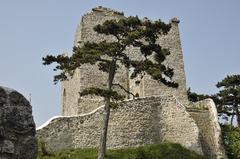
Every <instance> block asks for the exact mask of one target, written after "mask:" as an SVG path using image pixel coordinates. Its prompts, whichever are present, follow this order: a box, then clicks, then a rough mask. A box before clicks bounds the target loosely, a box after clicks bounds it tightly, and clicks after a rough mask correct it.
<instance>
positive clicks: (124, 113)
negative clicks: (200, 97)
mask: <svg viewBox="0 0 240 159" xmlns="http://www.w3.org/2000/svg"><path fill="white" fill-rule="evenodd" d="M102 108H103V107H99V108H98V109H97V110H94V111H93V112H91V113H88V114H85V115H79V116H72V117H57V118H55V119H52V120H51V121H49V122H48V124H46V125H45V126H43V127H42V128H41V129H38V130H37V136H38V138H40V139H41V140H43V141H44V142H45V143H46V145H47V147H48V148H49V149H51V150H56V149H69V148H87V147H97V146H98V145H99V137H100V132H101V131H100V129H101V125H102V111H103V109H102ZM163 141H169V142H176V143H180V144H182V145H183V146H185V147H186V148H189V149H191V150H194V151H196V152H198V153H200V154H201V153H202V150H201V144H200V141H199V130H198V127H197V125H196V123H195V121H194V120H193V119H192V118H191V117H190V115H189V114H188V112H187V111H186V110H185V107H183V106H181V105H179V104H178V103H177V101H176V100H175V98H174V97H172V96H166V97H146V98H139V99H135V100H129V101H123V102H121V103H120V105H119V107H118V108H116V109H114V110H112V111H111V115H110V122H109V129H108V141H107V146H108V148H111V149H115V148H123V147H136V146H140V145H145V144H154V143H159V142H163Z"/></svg>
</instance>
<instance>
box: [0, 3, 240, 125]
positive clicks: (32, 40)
mask: <svg viewBox="0 0 240 159" xmlns="http://www.w3.org/2000/svg"><path fill="white" fill-rule="evenodd" d="M99 5H101V6H104V7H109V8H113V9H116V10H119V11H123V12H124V13H125V15H127V16H129V15H138V16H139V17H141V18H143V17H148V18H150V19H159V18H160V19H162V20H163V21H165V22H168V21H169V20H170V19H171V18H172V17H178V18H179V19H180V21H181V22H180V24H179V28H180V33H181V42H182V48H183V53H184V62H185V72H186V78H187V85H188V87H191V89H192V90H193V91H196V92H198V93H214V92H216V88H215V84H216V82H217V81H219V80H221V79H223V78H224V77H225V76H226V75H227V74H240V62H239V61H240V9H239V8H240V1H239V0H228V1H227V0H198V1H197V0H166V1H162V0H118V1H117V0H85V1H84V0H78V1H77V0H68V1H67V0H65V1H64V0H62V1H60V0H41V1H34V0H21V1H18V0H15V1H13V0H6V1H3V0H1V1H0V27H1V29H0V55H1V56H0V85H2V86H7V87H12V88H14V89H16V90H18V91H19V92H21V93H23V94H24V95H25V96H26V98H29V94H30V93H31V95H32V105H33V114H34V119H35V122H36V124H37V126H39V125H41V124H42V123H44V122H45V121H46V120H48V119H49V118H50V117H52V116H54V115H59V114H60V84H58V85H54V84H53V82H52V81H53V75H54V72H53V71H52V67H46V66H43V65H42V64H41V63H42V61H41V58H42V57H43V56H45V55H46V54H55V55H56V54H61V53H63V52H71V50H72V46H73V40H74V34H75V31H76V27H77V24H78V23H79V21H80V18H81V16H82V15H83V14H84V13H86V12H88V11H90V10H91V8H93V7H96V6H99Z"/></svg>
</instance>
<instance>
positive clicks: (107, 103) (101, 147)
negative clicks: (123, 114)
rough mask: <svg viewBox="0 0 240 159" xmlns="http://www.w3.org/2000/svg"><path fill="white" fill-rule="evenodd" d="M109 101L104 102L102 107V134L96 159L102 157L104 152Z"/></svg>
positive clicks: (101, 158)
mask: <svg viewBox="0 0 240 159" xmlns="http://www.w3.org/2000/svg"><path fill="white" fill-rule="evenodd" d="M109 102H110V101H109ZM109 102H106V105H105V107H104V112H103V113H104V114H103V128H102V134H101V138H100V145H99V150H98V159H103V158H104V156H105V154H106V145H107V131H108V122H109V116H110V107H109Z"/></svg>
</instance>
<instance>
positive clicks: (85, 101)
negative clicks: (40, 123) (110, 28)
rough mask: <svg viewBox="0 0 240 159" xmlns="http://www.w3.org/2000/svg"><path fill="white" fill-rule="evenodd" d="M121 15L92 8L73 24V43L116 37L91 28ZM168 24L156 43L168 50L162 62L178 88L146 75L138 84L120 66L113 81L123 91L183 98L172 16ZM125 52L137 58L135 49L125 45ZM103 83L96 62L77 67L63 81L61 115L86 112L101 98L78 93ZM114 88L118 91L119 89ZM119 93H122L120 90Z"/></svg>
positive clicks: (175, 22) (181, 67)
mask: <svg viewBox="0 0 240 159" xmlns="http://www.w3.org/2000/svg"><path fill="white" fill-rule="evenodd" d="M121 18H124V16H123V14H122V13H119V12H117V11H113V10H110V9H107V8H102V7H99V8H94V9H93V11H92V12H90V13H87V14H86V15H84V16H83V17H82V20H81V22H80V24H79V25H78V27H77V31H76V36H75V42H74V45H81V44H83V43H84V42H87V41H90V42H100V41H102V40H106V41H114V40H116V39H114V37H112V36H105V35H99V34H97V33H96V32H94V30H93V27H94V26H96V25H97V24H101V23H103V22H104V21H106V20H109V19H121ZM170 23H171V24H172V28H171V30H170V32H169V34H168V35H166V36H161V37H159V39H158V42H159V44H160V45H162V46H163V47H165V48H168V49H170V51H171V55H169V56H168V57H167V60H166V62H165V64H166V66H169V67H171V68H174V72H175V75H174V80H175V81H176V82H177V83H179V88H178V89H173V88H169V87H167V86H164V85H163V84H161V83H158V82H156V81H154V80H153V79H151V78H150V77H149V76H145V77H144V78H143V79H141V80H140V83H138V84H137V83H136V80H138V79H134V80H130V79H129V74H130V72H131V70H128V69H126V68H124V67H123V66H121V65H120V68H119V69H118V71H117V73H116V76H115V81H114V82H116V83H120V84H121V85H122V86H124V87H125V88H126V89H127V90H128V89H130V91H131V92H133V93H134V94H139V96H140V97H146V96H152V95H173V94H175V95H176V96H178V98H179V99H180V100H185V99H186V81H185V73H184V64H183V55H182V50H181V43H180V37H179V30H178V23H179V21H178V20H177V19H175V18H174V19H172V20H171V22H170ZM78 42H80V43H78ZM127 52H128V54H129V56H130V57H131V58H135V59H136V58H137V59H140V58H141V56H140V53H139V48H135V47H129V48H127ZM106 84H107V76H106V74H105V73H103V72H101V71H99V70H98V67H97V66H96V65H94V66H91V65H83V66H82V67H81V68H80V69H79V70H77V71H76V75H75V76H74V77H73V79H70V80H69V81H65V82H63V86H62V110H63V111H62V114H63V115H76V114H81V113H86V112H89V111H91V110H94V109H96V108H97V107H99V106H100V105H102V104H103V103H102V98H99V97H96V96H87V97H80V96H79V93H78V92H80V91H82V90H83V89H85V88H88V87H101V88H104V87H106ZM118 90H119V91H120V89H118ZM64 91H65V93H64ZM120 92H121V91H120ZM121 93H122V94H125V93H123V91H122V92H121Z"/></svg>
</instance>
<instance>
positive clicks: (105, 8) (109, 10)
mask: <svg viewBox="0 0 240 159" xmlns="http://www.w3.org/2000/svg"><path fill="white" fill-rule="evenodd" d="M92 12H108V13H113V14H117V15H124V13H123V12H119V11H117V10H114V9H111V8H107V7H103V6H98V7H95V8H93V9H92Z"/></svg>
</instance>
